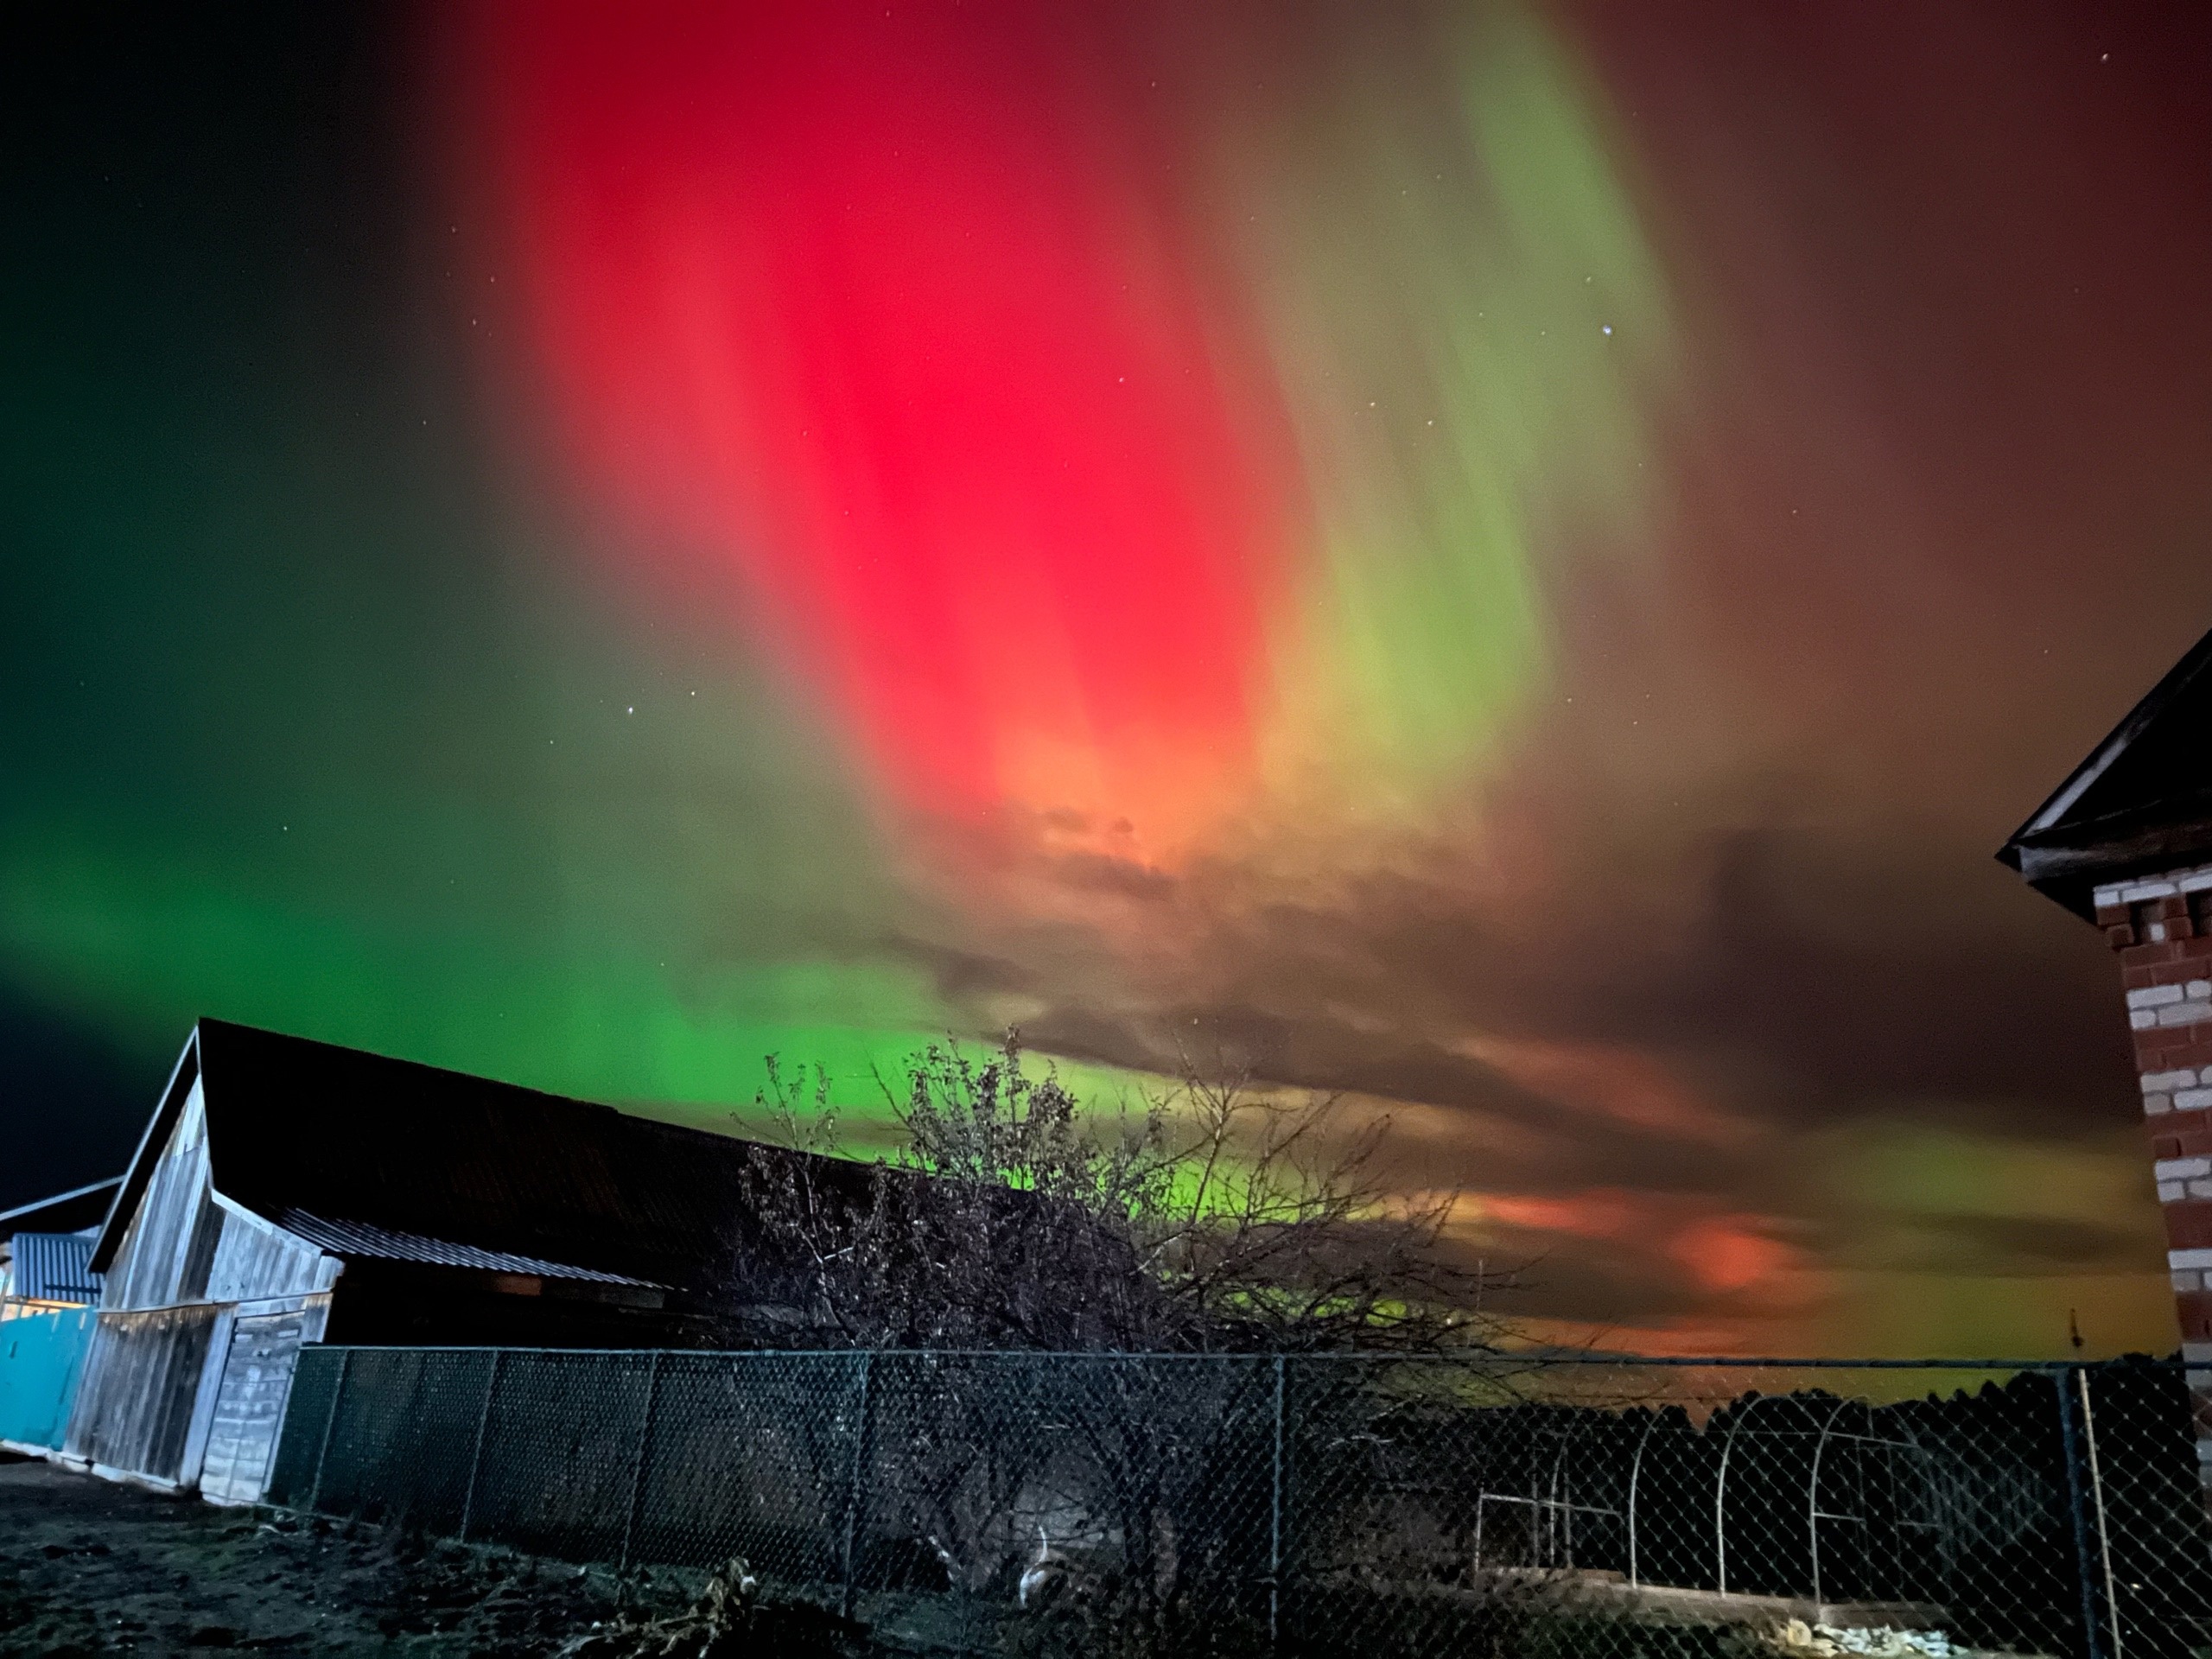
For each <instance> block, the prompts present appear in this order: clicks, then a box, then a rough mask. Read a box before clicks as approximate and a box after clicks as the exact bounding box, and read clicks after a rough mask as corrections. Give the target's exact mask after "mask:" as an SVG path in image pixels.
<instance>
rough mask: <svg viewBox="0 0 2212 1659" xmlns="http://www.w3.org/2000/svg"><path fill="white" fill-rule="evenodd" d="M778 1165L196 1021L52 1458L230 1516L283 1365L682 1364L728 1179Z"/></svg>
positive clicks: (574, 1106) (328, 1049)
mask: <svg viewBox="0 0 2212 1659" xmlns="http://www.w3.org/2000/svg"><path fill="white" fill-rule="evenodd" d="M801 1156H804V1154H791V1153H785V1152H783V1151H781V1150H780V1149H774V1148H766V1147H756V1146H754V1145H753V1143H750V1142H747V1141H740V1140H736V1139H734V1138H733V1137H730V1136H727V1135H714V1134H709V1133H705V1132H702V1131H700V1130H696V1129H688V1128H680V1127H678V1126H677V1125H674V1124H670V1123H663V1122H656V1121H654V1120H652V1119H649V1118H643V1117H638V1116H631V1115H628V1114H625V1113H622V1112H619V1111H616V1110H614V1109H613V1108H611V1107H607V1106H598V1105H592V1104H588V1103H585V1102H582V1101H576V1100H569V1099H565V1098H563V1097H561V1096H555V1095H547V1094H542V1093H539V1092H537V1091H536V1090H529V1089H522V1088H518V1087H515V1086H513V1085H512V1084H502V1083H496V1082H493V1081H491V1080H489V1079H486V1078H482V1077H467V1076H463V1075H461V1074H460V1073H456V1072H452V1071H440V1070H438V1069H436V1068H435V1067H431V1066H425V1065H414V1064H412V1063H410V1062H407V1061H404V1060H395V1059H390V1058H384V1057H382V1056H378V1055H373V1054H365V1053H362V1052H358V1051H355V1050H352V1049H345V1048H338V1047H334V1046H330V1045H328V1044H324V1043H316V1042H309V1041H307V1040H305V1039H300V1038H296V1037H285V1036H279V1035H277V1034H275V1033H270V1032H264V1031H257V1030H254V1029H251V1028H250V1027H244V1026H236V1025H231V1024H227V1023H226V1022H223V1021H220V1020H201V1021H200V1023H199V1025H198V1026H197V1027H194V1031H193V1033H192V1036H191V1039H190V1040H189V1041H188V1042H187V1043H186V1045H185V1047H184V1052H183V1054H182V1055H181V1058H179V1059H178V1062H177V1065H176V1069H175V1072H174V1074H173V1075H172V1076H171V1077H170V1079H169V1083H168V1087H167V1089H166V1090H164V1091H163V1093H162V1097H161V1102H160V1104H159V1105H158V1106H157V1108H156V1110H155V1113H154V1116H153V1119H152V1121H151V1122H149V1124H148V1126H147V1128H146V1132H145V1135H144V1136H143V1139H142V1140H141V1141H140V1143H139V1147H138V1151H137V1155H136V1156H135V1157H134V1158H133V1159H132V1160H131V1164H130V1170H129V1172H128V1173H126V1174H125V1175H124V1179H123V1183H122V1185H121V1187H120V1188H119V1190H118V1192H117V1194H116V1197H115V1201H114V1204H113V1206H112V1207H111V1209H110V1210H109V1211H108V1213H107V1216H106V1219H105V1224H103V1225H102V1227H101V1229H100V1231H99V1238H98V1242H97V1243H96V1245H95V1247H94V1249H93V1250H92V1255H91V1260H90V1262H89V1266H90V1267H91V1268H92V1269H93V1270H96V1271H99V1272H100V1273H102V1274H104V1275H105V1279H104V1282H103V1287H102V1292H101V1295H100V1300H99V1320H98V1328H97V1330H96V1331H95V1332H94V1334H93V1338H92V1347H91V1350H90V1351H89V1353H88V1354H87V1355H86V1359H85V1363H84V1368H83V1374H82V1377H81V1380H80V1382H79V1385H78V1388H77V1393H76V1398H75V1403H74V1407H73V1410H72V1411H71V1414H70V1416H69V1426H68V1431H67V1437H66V1440H65V1443H64V1446H63V1448H62V1452H63V1455H64V1456H65V1457H66V1458H67V1459H71V1460H73V1461H77V1462H80V1463H82V1464H84V1465H88V1466H90V1467H92V1468H93V1469H94V1470H96V1471H99V1472H102V1473H107V1474H111V1475H115V1476H120V1477H127V1478H134V1479H137V1480H141V1481H145V1482H149V1483H151V1484H156V1485H159V1486H162V1487H167V1488H170V1489H175V1490H187V1489H191V1488H194V1487H197V1488H198V1489H199V1490H200V1491H201V1492H202V1493H204V1494H205V1495H207V1497H211V1498H214V1499H216V1500H218V1501H226V1502H234V1503H250V1502H252V1501H254V1500H255V1499H257V1498H258V1497H260V1496H261V1493H262V1491H263V1488H264V1484H265V1480H266V1476H267V1471H268V1467H269V1463H270V1456H271V1453H272V1452H273V1449H274V1446H275V1445H276V1440H277V1432H278V1429H279V1427H280V1426H281V1423H282V1421H283V1410H284V1405H285V1401H286V1396H287V1395H288V1392H289V1386H290V1381H291V1374H292V1367H293V1363H294V1359H295V1357H296V1354H297V1352H298V1351H299V1348H300V1345H301V1344H302V1343H307V1342H314V1341H317V1340H321V1339H327V1340H330V1341H335V1342H346V1343H356V1344H361V1343H367V1344H377V1343H407V1344H439V1343H454V1344H487V1343H491V1344H518V1345H531V1346H550V1347H658V1346H669V1345H676V1346H683V1345H690V1344H696V1343H697V1342H699V1341H701V1340H703V1339H705V1338H708V1337H709V1335H711V1333H712V1332H713V1330H714V1328H715V1327H714V1325H713V1322H712V1312H713V1310H714V1308H715V1306H717V1305H718V1299H720V1300H721V1303H723V1304H725V1305H726V1302H727V1299H728V1294H729V1291H728V1287H729V1285H730V1284H731V1282H732V1281H733V1274H734V1272H735V1268H734V1267H733V1262H734V1260H735V1259H741V1258H744V1257H746V1256H747V1255H748V1249H749V1251H750V1254H751V1255H753V1256H754V1257H755V1258H756V1259H757V1258H758V1257H759V1255H760V1249H759V1242H758V1241H757V1240H756V1241H754V1242H753V1245H752V1246H751V1247H748V1246H747V1243H745V1242H744V1236H743V1232H742V1228H743V1217H742V1213H741V1212H742V1208H743V1206H742V1205H741V1202H740V1194H741V1192H742V1191H743V1189H744V1185H745V1177H746V1172H747V1169H748V1168H749V1167H757V1165H755V1164H753V1163H752V1162H750V1160H754V1159H758V1158H763V1157H765V1158H771V1159H776V1158H798V1157H801ZM838 1169H839V1170H840V1171H841V1172H847V1173H845V1174H840V1175H833V1177H832V1179H851V1178H854V1177H860V1176H861V1171H860V1169H859V1167H858V1166H853V1165H842V1166H838ZM755 1282H765V1281H757V1280H756V1281H755Z"/></svg>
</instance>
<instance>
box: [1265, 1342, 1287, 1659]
mask: <svg viewBox="0 0 2212 1659" xmlns="http://www.w3.org/2000/svg"><path fill="white" fill-rule="evenodd" d="M1283 1367H1284V1361H1283V1357H1282V1356H1281V1354H1277V1355H1276V1356H1275V1411H1274V1419H1275V1421H1274V1477H1273V1480H1272V1482H1271V1484H1270V1485H1269V1487H1268V1652H1270V1653H1272V1652H1274V1650H1275V1644H1276V1639H1277V1636H1278V1633H1279V1630H1280V1626H1281V1617H1282V1406H1283Z"/></svg>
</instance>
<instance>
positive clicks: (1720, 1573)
mask: <svg viewBox="0 0 2212 1659" xmlns="http://www.w3.org/2000/svg"><path fill="white" fill-rule="evenodd" d="M1788 1398H1789V1396H1788V1395H1772V1394H1762V1395H1755V1396H1754V1397H1753V1398H1752V1399H1751V1400H1750V1401H1748V1402H1745V1406H1744V1408H1743V1410H1741V1411H1739V1412H1738V1413H1737V1414H1736V1421H1734V1422H1732V1423H1731V1424H1729V1425H1728V1438H1727V1439H1726V1440H1723V1441H1722V1442H1721V1443H1720V1469H1719V1473H1718V1474H1717V1475H1715V1476H1714V1478H1713V1584H1714V1587H1715V1588H1716V1589H1717V1590H1718V1591H1719V1593H1720V1594H1722V1595H1724V1596H1725V1595H1726V1594H1727V1593H1728V1460H1729V1459H1731V1458H1732V1457H1734V1456H1735V1454H1736V1436H1737V1435H1738V1434H1740V1433H1743V1429H1744V1425H1745V1423H1747V1422H1749V1421H1751V1414H1752V1413H1753V1412H1755V1411H1757V1410H1758V1408H1760V1407H1761V1406H1764V1405H1765V1404H1767V1403H1768V1402H1770V1401H1774V1400H1777V1399H1782V1400H1786V1399H1788Z"/></svg>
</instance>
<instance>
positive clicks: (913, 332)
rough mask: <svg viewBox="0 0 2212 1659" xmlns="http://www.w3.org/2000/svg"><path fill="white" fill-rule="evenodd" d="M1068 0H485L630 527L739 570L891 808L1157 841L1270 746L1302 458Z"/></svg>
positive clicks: (579, 429) (533, 273)
mask: <svg viewBox="0 0 2212 1659" xmlns="http://www.w3.org/2000/svg"><path fill="white" fill-rule="evenodd" d="M1046 10H1055V9H1038V11H1037V12H1036V13H1033V14H1031V15H1030V16H1028V17H1027V21H1025V20H1024V18H1023V17H1022V16H1018V15H1016V14H1015V13H1014V11H1012V10H1008V11H1007V12H1005V13H1003V14H1001V13H997V12H995V11H994V10H992V9H991V8H989V7H987V6H974V5H970V6H967V7H964V8H960V9H953V8H950V7H940V8H937V9H935V10H933V11H932V12H931V13H930V14H929V15H927V16H921V15H916V16H908V15H906V12H904V11H903V10H902V11H901V12H900V14H899V16H895V17H894V16H890V15H888V14H887V12H886V11H885V10H884V8H882V7H881V6H880V5H877V6H873V7H868V8H843V7H836V6H820V5H809V6H804V7H783V6H766V5H763V6H758V7H754V6H745V5H736V6H732V5H714V6H708V5H700V6H696V7H689V8H680V9H679V8H674V7H669V6H648V7H607V6H601V5H587V4H546V3H541V4H533V5H528V6H505V7H499V8H493V9H487V10H486V11H485V12H483V13H482V14H480V29H481V31H482V37H481V39H480V43H479V44H480V51H479V53H478V54H476V55H475V61H477V62H478V63H479V64H480V66H481V67H482V70H483V73H484V77H485V79H484V85H483V88H482V96H481V98H480V99H479V102H478V107H479V108H480V110H481V111H485V112H486V113H487V114H488V116H489V118H490V119H491V120H492V121H493V123H494V124H495V125H496V132H495V135H494V137H495V153H496V154H497V155H498V156H499V157H500V158H501V165H502V172H501V175H500V185H499V188H500V190H501V191H502V193H503V194H504V195H505V198H506V199H505V201H504V202H503V204H502V209H503V213H504V215H505V219H506V220H507V222H508V225H509V227H510V231H511V233H512V236H513V238H515V246H516V251H517V253H518V256H519V257H520V260H521V262H522V265H523V270H522V276H523V278H524V290H525V295H526V300H527V303H528V305H529V306H530V308H531V330H532V337H533V343H534V346H535V349H536V352H537V354H538V356H539V357H540V359H542V361H541V365H540V370H541V372H542V373H543V377H544V378H545V380H546V381H547V382H548V383H550V386H551V388H552V389H553V392H554V395H555V397H556V402H557V430H558V433H559V435H560V440H561V442H563V444H564V445H565V446H567V447H568V448H569V451H570V452H571V460H572V461H573V463H574V464H575V466H576V467H578V468H579V469H580V471H581V474H582V483H583V485H584V486H585V487H586V488H587V490H588V492H589V493H591V494H592V495H593V496H594V497H595V498H596V499H600V500H601V501H603V502H605V503H607V504H609V505H613V506H614V507H616V508H617V509H618V511H619V512H620V514H621V515H622V516H623V517H624V518H626V520H627V521H628V523H629V525H630V527H631V531H632V533H631V534H628V535H626V536H625V537H620V538H617V539H619V540H621V541H623V542H626V543H628V544H630V545H632V546H650V545H656V544H658V545H666V544H667V543H669V542H671V541H673V542H676V543H680V544H681V545H682V546H683V547H684V548H685V550H686V552H687V556H702V555H703V556H706V557H707V558H709V560H711V561H712V562H713V564H714V567H715V569H718V570H726V571H727V572H728V576H729V578H730V580H731V582H732V584H733V588H732V591H733V594H741V595H742V598H743V604H744V607H745V609H746V610H747V612H748V613H751V614H753V615H755V616H757V617H763V618H765V619H766V621H767V624H768V626H770V627H771V628H772V630H773V631H774V632H775V633H776V634H777V636H778V641H779V645H780V646H781V647H782V648H783V649H784V650H785V652H786V653H787V655H788V657H789V658H790V659H791V663H792V664H793V665H794V666H795V667H797V668H798V669H799V670H800V671H802V672H804V673H805V674H807V675H809V676H810V677H813V678H814V679H815V680H816V681H817V686H818V689H819V690H821V691H823V693H824V694H826V695H827V696H828V697H829V699H830V701H831V702H832V705H833V706H834V707H835V708H836V709H837V711H838V713H839V715H840V716H841V718H842V719H843V720H844V721H847V722H849V725H850V727H851V728H852V729H853V732H854V734H855V737H856V738H857V740H858V745H859V747H860V749H861V752H862V753H864V754H865V755H867V756H868V759H869V760H870V761H871V763H872V764H873V766H874V769H875V770H876V772H878V774H879V775H880V778H881V779H883V781H884V782H885V783H887V785H889V787H890V789H891V791H892V792H893V796H894V797H895V798H898V799H900V800H902V801H905V802H906V803H908V804H916V805H919V806H922V807H924V808H925V809H927V810H934V811H942V812H950V813H954V814H957V815H960V816H963V817H973V816H975V815H976V814H977V813H978V812H980V811H982V810H985V809H988V807H990V806H991V805H993V804H997V803H1001V802H1011V803H1014V804H1020V805H1021V806H1023V807H1027V808H1030V809H1034V810H1048V811H1055V812H1060V813H1066V812H1069V811H1074V812H1077V813H1080V814H1082V815H1084V817H1086V818H1089V819H1090V820H1092V821H1095V822H1098V823H1110V822H1112V821H1114V820H1134V821H1135V824H1136V827H1137V829H1138V830H1139V832H1140V834H1141V836H1145V837H1146V838H1147V840H1148V842H1150V843H1151V844H1153V845H1154V846H1157V845H1159V844H1161V843H1162V842H1173V840H1174V839H1175V838H1176V837H1178V836H1181V835H1183V834H1185V833H1187V832H1188V831H1189V830H1190V829H1192V828H1193V827H1195V826H1196V825H1197V824H1198V823H1200V822H1202V821H1203V819H1204V817H1205V815H1206V814H1207V812H1208V811H1210V810H1213V809H1214V808H1215V807H1217V806H1218V804H1220V803H1221V802H1222V800H1223V799H1224V793H1225V791H1228V790H1230V789H1233V788H1234V786H1235V785H1236V782H1237V781H1238V780H1239V779H1240V778H1241V777H1242V776H1243V774H1244V772H1245V771H1246V770H1247V768H1248V766H1249V761H1250V758H1251V754H1252V750H1253V726H1254V722H1255V697H1256V696H1257V695H1258V694H1257V691H1256V688H1257V687H1258V686H1260V685H1261V684H1262V683H1263V682H1262V676H1261V674H1260V672H1259V666H1260V665H1259V652H1260V651H1261V649H1262V632H1263V626H1264V624H1265V621H1266V617H1267V613H1268V608H1269V606H1270V603H1271V601H1272V599H1273V597H1274V594H1276V593H1277V592H1278V591H1279V589H1280V587H1281V575H1282V566H1283V564H1284V562H1285V561H1284V555H1283V550H1282V549H1283V542H1284V537H1285V531H1284V524H1285V520H1286V508H1285V505H1284V504H1285V502H1286V500H1287V497H1288V493H1289V489H1290V487H1291V485H1290V480H1289V478H1288V476H1287V467H1286V466H1285V464H1284V463H1283V461H1282V459H1281V457H1282V455H1283V454H1284V451H1285V448H1286V446H1284V445H1282V444H1281V443H1279V442H1275V441H1274V439H1273V437H1272V436H1268V435H1273V434H1275V433H1278V432H1280V431H1281V417H1280V415H1279V413H1278V411H1277V410H1276V408H1275V404H1274V393H1273V392H1272V391H1271V390H1269V389H1268V386H1267V383H1266V381H1265V379H1264V377H1263V376H1262V375H1261V374H1259V373H1256V372H1254V369H1253V366H1252V365H1254V364H1255V362H1256V360H1257V353H1255V351H1253V350H1252V349H1251V348H1250V346H1249V345H1248V344H1246V343H1244V342H1243V341H1241V340H1240V338H1239V331H1238V328H1237V327H1236V322H1235V320H1234V318H1233V316H1232V315H1230V312H1231V308H1230V307H1229V306H1227V305H1225V304H1224V303H1223V302H1222V296H1221V293H1220V291H1219V290H1218V289H1217V288H1216V287H1215V285H1213V284H1211V283H1210V282H1209V281H1208V280H1207V279H1206V277H1205V275H1204V270H1205V264H1204V261H1203V260H1202V259H1201V258H1200V257H1198V254H1197V253H1196V251H1195V249H1194V247H1193V246H1192V238H1189V237H1187V236H1185V235H1184V234H1182V233H1181V232H1179V227H1178V224H1177V219H1176V215H1175V214H1174V213H1173V211H1172V208H1171V207H1169V205H1168V201H1167V198H1166V192H1165V189H1164V188H1162V187H1164V186H1165V185H1166V183H1167V182H1168V181H1172V179H1173V167H1172V165H1171V152H1170V150H1169V149H1168V148H1167V147H1166V146H1164V145H1162V144H1161V143H1159V142H1158V131H1157V130H1156V128H1154V127H1149V126H1147V123H1146V121H1145V119H1144V118H1143V117H1142V115H1141V105H1140V104H1139V103H1138V102H1137V99H1138V92H1137V90H1136V89H1137V88H1140V87H1141V86H1142V85H1143V83H1142V82H1141V80H1135V79H1132V77H1131V76H1130V75H1128V74H1123V73H1119V72H1116V71H1115V70H1113V69H1110V68H1108V67H1102V66H1104V65H1107V64H1109V63H1110V62H1112V61H1114V60H1115V54H1110V53H1100V52H1095V51H1094V52H1090V53H1088V54H1086V52H1085V51H1084V49H1083V48H1080V47H1078V46H1074V45H1071V43H1070V42H1071V41H1077V40H1079V39H1080V38H1081V35H1082V31H1080V30H1073V29H1070V28H1069V27H1068V24H1069V21H1070V20H1069V19H1068V18H1067V17H1066V16H1055V17H1053V18H1052V20H1050V21H1051V22H1052V27H1051V28H1049V29H1047V28H1046V27H1045V26H1044V25H1043V23H1041V22H1039V16H1040V15H1041V14H1042V12H1044V11H1046ZM1092 44H1093V45H1094V46H1095V45H1096V42H1095V41H1094V42H1092ZM1132 110H1136V111H1140V112H1139V113H1135V114H1132V113H1130V111H1132ZM1255 435H1262V436H1260V437H1257V438H1255ZM639 532H643V533H639ZM639 557H640V558H641V559H642V558H645V557H646V556H645V555H639Z"/></svg>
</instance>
